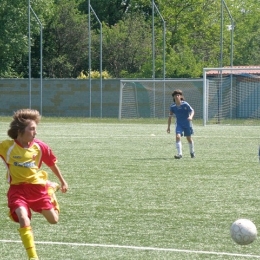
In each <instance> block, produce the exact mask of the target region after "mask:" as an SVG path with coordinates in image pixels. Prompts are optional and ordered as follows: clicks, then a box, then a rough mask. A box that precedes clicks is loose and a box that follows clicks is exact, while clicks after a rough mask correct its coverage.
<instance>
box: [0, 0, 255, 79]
mask: <svg viewBox="0 0 260 260" xmlns="http://www.w3.org/2000/svg"><path fill="white" fill-rule="evenodd" d="M225 2H226V4H227V7H228V9H229V11H230V14H231V15H232V17H233V20H234V22H235V29H234V53H233V58H234V59H233V65H259V63H260V54H259V44H258V43H259V33H260V29H259V28H260V27H259V23H260V18H259V15H258V14H259V11H260V8H259V3H258V1H255V0H247V1H243V0H238V1H233V0H226V1H225ZM30 3H31V7H32V9H33V10H34V11H35V13H36V15H37V17H38V18H39V20H40V21H41V23H42V25H43V27H44V31H43V41H44V47H43V66H44V68H43V72H44V74H43V76H44V77H51V78H52V77H53V78H55V77H58V78H59V77H74V78H76V77H77V76H78V75H79V74H80V72H81V71H82V70H84V71H86V70H87V67H88V56H89V55H88V51H89V46H88V40H89V35H88V1H87V0H71V1H63V0H46V1H42V0H31V1H30ZM151 3H152V1H151V0H98V1H91V7H92V10H93V11H94V12H95V14H96V15H97V17H98V19H99V21H101V23H102V25H103V26H102V30H103V39H102V41H103V42H102V46H103V58H102V63H103V67H104V69H105V70H107V71H109V73H110V74H111V75H112V76H113V77H125V78H126V77H128V78H133V77H138V78H146V77H149V78H151V77H152V5H151ZM154 3H155V6H156V8H154V11H155V16H154V22H155V27H154V29H155V67H156V71H155V74H156V78H162V77H163V24H162V20H164V21H165V22H166V48H165V51H166V55H165V58H166V64H165V67H166V77H168V78H175V77H199V76H201V73H202V68H204V67H218V66H219V64H220V25H221V21H220V18H221V16H220V11H221V8H220V6H221V1H214V0H156V1H154ZM27 4H28V3H27V2H26V1H18V0H12V1H9V0H1V6H0V34H1V38H0V60H1V63H0V77H27V76H28V6H27ZM157 8H158V9H157ZM93 11H91V13H90V18H91V42H92V44H91V58H92V68H93V70H99V68H100V44H101V43H100V33H101V32H100V24H99V22H98V19H97V17H96V16H95V15H94V13H93ZM158 11H159V12H158ZM230 24H231V21H230V17H229V13H228V11H227V10H226V8H224V20H223V25H224V28H223V55H222V56H223V66H227V65H230V62H231V60H230V59H231V31H230V30H228V27H229V25H230ZM39 34H40V27H39V23H38V21H37V19H36V17H35V16H34V15H33V13H32V12H31V55H32V76H33V77H35V78H37V77H39V75H40V74H39V71H40V64H39V60H40V35H39Z"/></svg>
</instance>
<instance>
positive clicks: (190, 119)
mask: <svg viewBox="0 0 260 260" xmlns="http://www.w3.org/2000/svg"><path fill="white" fill-rule="evenodd" d="M194 114H195V112H194V109H192V110H191V113H190V116H189V117H188V120H189V121H192V119H193V117H194Z"/></svg>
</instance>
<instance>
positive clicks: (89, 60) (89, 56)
mask: <svg viewBox="0 0 260 260" xmlns="http://www.w3.org/2000/svg"><path fill="white" fill-rule="evenodd" d="M90 26H91V24H90V0H88V35H89V39H88V77H89V117H91V106H92V105H91V102H92V101H91V27H90Z"/></svg>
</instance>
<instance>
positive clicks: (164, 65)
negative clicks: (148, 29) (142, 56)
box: [154, 4, 166, 117]
mask: <svg viewBox="0 0 260 260" xmlns="http://www.w3.org/2000/svg"><path fill="white" fill-rule="evenodd" d="M154 7H155V8H156V11H157V13H158V14H159V16H160V18H161V20H162V22H163V80H165V71H166V64H165V46H166V44H165V38H166V37H165V35H166V26H165V20H164V19H163V17H162V15H161V13H160V11H159V9H158V7H157V6H156V5H155V4H154ZM163 93H164V95H163V111H164V117H165V81H164V82H163Z"/></svg>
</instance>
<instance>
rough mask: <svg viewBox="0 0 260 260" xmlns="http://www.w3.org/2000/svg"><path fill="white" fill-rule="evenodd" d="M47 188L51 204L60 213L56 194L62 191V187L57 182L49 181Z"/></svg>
mask: <svg viewBox="0 0 260 260" xmlns="http://www.w3.org/2000/svg"><path fill="white" fill-rule="evenodd" d="M46 186H47V191H48V194H49V196H50V198H51V203H52V204H53V208H54V209H55V210H57V211H58V212H60V206H59V203H58V201H57V198H56V195H55V192H56V191H57V190H59V189H60V185H59V184H58V183H56V182H51V181H47V182H46Z"/></svg>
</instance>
